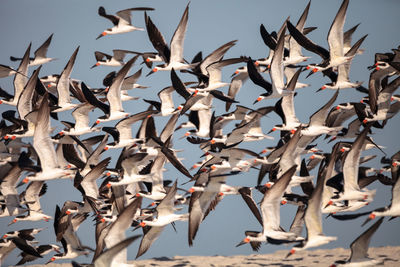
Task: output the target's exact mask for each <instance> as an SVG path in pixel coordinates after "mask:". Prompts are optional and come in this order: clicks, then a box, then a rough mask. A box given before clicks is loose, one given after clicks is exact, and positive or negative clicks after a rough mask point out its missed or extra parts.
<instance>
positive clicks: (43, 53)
mask: <svg viewBox="0 0 400 267" xmlns="http://www.w3.org/2000/svg"><path fill="white" fill-rule="evenodd" d="M52 38H53V34H51V35H50V36H49V38H47V40H46V41H45V42H44V43H43V44H42V45H41V46H40V47H39V48H38V49H36V51H35V56H34V57H33V58H29V66H36V65H42V64H45V63H48V62H50V61H53V60H56V58H50V57H47V50H48V49H49V46H50V43H51V39H52ZM10 60H11V61H19V60H22V58H16V57H13V56H11V57H10Z"/></svg>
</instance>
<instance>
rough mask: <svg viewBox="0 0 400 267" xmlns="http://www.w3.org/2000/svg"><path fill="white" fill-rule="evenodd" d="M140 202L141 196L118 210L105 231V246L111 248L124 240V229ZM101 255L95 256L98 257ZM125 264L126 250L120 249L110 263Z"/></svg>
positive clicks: (130, 222)
mask: <svg viewBox="0 0 400 267" xmlns="http://www.w3.org/2000/svg"><path fill="white" fill-rule="evenodd" d="M141 204H142V198H141V197H139V198H137V199H135V200H134V201H132V203H131V204H129V205H128V206H126V207H125V209H124V210H123V211H122V212H120V214H119V216H118V218H117V220H115V221H114V222H113V223H112V224H110V226H109V227H108V229H107V230H103V231H106V235H105V237H104V242H105V245H106V246H107V248H109V249H110V248H112V247H113V246H115V245H117V244H118V243H120V242H121V241H123V240H125V231H126V230H127V229H128V228H129V227H130V226H131V224H132V221H133V219H134V216H135V214H136V213H137V211H138V210H140V207H141ZM100 257H101V256H99V257H97V258H96V260H97V259H99V258H100ZM126 265H127V250H126V249H122V250H120V252H118V253H117V255H115V256H114V259H113V261H112V263H111V266H126Z"/></svg>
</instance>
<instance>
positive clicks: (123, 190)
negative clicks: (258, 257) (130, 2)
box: [0, 0, 400, 266]
mask: <svg viewBox="0 0 400 267" xmlns="http://www.w3.org/2000/svg"><path fill="white" fill-rule="evenodd" d="M348 4H349V0H343V2H342V4H341V6H340V8H339V10H338V12H337V14H336V16H335V18H334V20H333V22H332V25H331V28H330V30H329V32H328V35H327V40H328V49H325V48H323V47H322V46H320V45H318V44H315V43H314V42H313V41H312V40H310V39H309V38H308V37H307V34H308V33H309V32H311V31H314V30H315V29H316V28H315V27H305V23H306V19H307V16H308V11H309V8H310V3H309V4H308V5H307V6H306V7H305V10H304V12H303V13H302V15H301V16H300V19H299V20H298V22H297V24H296V25H294V24H292V22H291V21H290V20H289V19H286V20H285V21H284V23H283V25H282V27H281V28H280V29H279V31H278V32H275V31H271V32H268V30H267V28H266V27H265V26H264V25H261V26H260V34H261V37H262V39H263V41H264V43H265V45H266V46H268V48H269V51H270V52H269V55H268V56H267V57H266V58H262V59H258V60H253V59H251V58H250V57H247V56H239V57H237V58H224V55H225V53H226V52H227V51H228V50H229V49H230V48H232V47H233V46H234V45H235V43H236V41H235V40H233V41H230V42H227V43H226V44H223V45H222V46H220V47H219V48H217V49H215V51H213V52H212V53H210V54H209V55H207V56H206V57H203V56H202V53H198V54H197V55H196V56H195V57H194V58H193V60H192V61H191V62H188V61H186V60H185V59H184V40H185V33H186V28H187V24H188V19H189V4H188V5H187V6H186V8H185V10H184V12H183V15H182V17H181V20H180V21H179V24H178V26H177V28H176V30H175V33H174V35H173V37H172V39H171V41H170V44H169V45H168V44H167V42H166V40H165V38H164V37H163V34H162V33H161V32H160V31H159V29H158V28H157V26H156V25H155V23H154V22H153V20H152V19H151V11H152V10H154V9H153V8H150V7H135V8H128V9H124V10H121V11H118V12H117V13H116V14H115V15H111V14H108V13H107V12H106V10H105V8H104V7H100V8H99V9H98V14H99V15H100V16H102V17H104V18H106V19H108V20H110V21H111V22H112V23H113V25H114V26H113V27H112V28H109V29H106V30H104V31H103V32H102V33H101V34H100V35H99V36H98V38H102V37H105V36H108V35H113V34H121V33H127V32H132V31H145V32H146V33H147V36H148V39H149V40H150V42H151V44H152V45H153V47H154V49H155V52H136V51H128V50H118V49H115V50H113V55H108V54H106V53H103V52H100V51H96V52H95V58H96V63H95V64H94V65H93V67H92V68H94V67H98V66H112V67H118V68H119V70H118V71H113V72H111V73H110V74H108V75H107V76H106V77H105V78H104V80H103V85H104V87H103V88H91V87H90V86H89V85H86V84H85V82H84V81H80V80H76V79H73V78H72V76H71V75H72V71H73V67H74V63H75V60H76V57H77V56H79V47H77V48H76V50H75V51H74V53H73V54H72V56H71V57H70V59H69V60H68V63H67V64H66V66H65V68H64V70H63V71H62V72H61V74H59V75H49V76H41V74H40V70H41V65H42V64H47V63H49V62H51V61H53V60H54V59H53V58H50V57H48V56H47V50H48V48H49V46H50V44H51V40H52V37H53V35H51V36H50V37H49V38H48V39H47V40H46V41H45V42H44V43H43V45H42V46H40V47H39V48H38V49H37V50H36V51H35V53H34V57H33V58H31V57H30V54H31V45H29V47H28V48H27V50H26V52H25V54H24V55H23V57H21V58H18V57H10V59H11V60H12V61H17V62H20V63H19V66H18V68H16V69H14V68H12V67H9V66H6V65H0V77H1V78H3V77H8V76H11V75H13V76H14V93H13V94H10V93H9V92H10V90H9V89H8V88H7V89H6V90H3V89H1V90H0V96H1V100H0V102H1V107H2V108H4V107H5V105H9V106H7V109H8V110H7V111H5V112H3V113H2V118H3V119H2V120H1V122H0V131H1V134H0V136H1V142H0V149H1V151H0V156H1V161H0V162H1V167H0V179H1V183H0V192H1V199H0V202H1V210H0V212H1V214H0V216H1V217H10V218H12V221H11V223H10V224H14V223H17V222H19V221H41V220H44V221H49V220H53V221H54V231H55V236H56V241H57V242H61V244H62V248H63V249H61V246H59V245H56V244H50V245H47V244H46V245H43V244H40V245H39V244H38V242H37V241H36V240H35V237H34V235H35V234H37V233H39V232H40V231H44V228H40V229H36V228H32V229H20V230H16V231H9V232H7V233H5V234H4V235H3V236H2V239H1V240H0V258H1V260H2V261H4V259H5V257H7V255H8V254H9V253H10V252H11V251H12V250H14V249H16V248H18V249H19V250H22V252H21V258H20V259H19V261H18V263H17V264H18V265H20V264H24V263H27V262H30V261H33V260H35V259H38V258H42V257H45V255H46V254H48V253H50V252H53V251H55V252H56V254H53V255H52V256H51V258H50V260H49V262H53V261H56V260H59V259H74V258H76V257H78V256H80V255H89V254H91V253H93V258H92V264H94V266H128V265H129V264H128V261H127V246H129V245H130V244H131V243H132V242H133V241H135V240H136V239H141V241H140V246H139V249H138V252H137V255H136V258H138V257H140V256H141V255H143V254H144V253H146V252H147V251H148V250H149V249H151V245H152V244H153V243H154V242H155V241H156V239H157V238H158V237H159V236H160V235H161V234H162V231H163V229H164V228H165V227H166V226H167V225H169V224H171V225H172V226H173V227H174V228H175V222H177V221H188V244H189V246H192V245H193V242H195V237H196V233H197V232H198V230H199V227H200V225H201V223H202V221H203V220H204V219H205V218H206V217H207V216H212V211H213V210H214V209H215V208H216V206H217V204H218V203H219V202H220V201H221V200H222V199H223V198H224V196H226V195H240V196H241V197H242V198H243V200H244V201H245V203H246V204H247V206H248V207H249V208H250V210H251V212H252V213H253V214H254V216H255V219H256V220H257V221H258V222H259V223H260V226H261V227H260V231H257V232H256V231H246V232H245V238H244V239H243V240H242V242H240V243H239V244H238V246H239V245H244V244H249V245H250V246H251V248H252V249H253V250H255V251H258V250H259V248H260V245H261V244H262V243H265V242H267V243H270V244H274V245H280V244H288V243H289V244H293V247H292V249H291V250H290V251H289V253H288V256H290V255H292V254H294V253H295V252H296V251H298V250H304V249H308V248H312V247H317V246H321V245H324V244H327V243H329V242H331V241H334V240H336V239H337V238H336V237H335V236H325V235H324V233H323V227H322V221H323V218H322V214H327V215H328V216H329V217H333V218H335V219H338V220H351V219H354V218H357V217H360V216H366V217H367V219H366V221H365V224H366V223H368V222H369V221H373V220H374V219H375V218H376V217H382V218H381V219H379V220H376V222H375V223H373V224H372V225H371V226H370V227H369V228H368V229H367V230H366V231H364V232H363V233H362V234H361V235H360V236H359V237H358V238H357V239H356V240H354V242H353V243H352V244H351V251H352V253H351V256H350V257H349V259H348V260H347V261H340V262H335V263H334V266H342V265H351V266H374V265H375V264H377V263H378V260H376V259H369V258H368V257H367V250H368V245H369V242H370V240H371V237H372V235H373V234H374V232H375V231H376V230H377V229H378V227H379V225H380V224H381V223H382V222H383V217H386V216H388V217H391V218H395V217H397V216H400V182H399V179H398V176H399V174H398V166H399V164H400V151H399V152H398V153H396V154H394V155H392V156H390V155H389V156H385V157H383V158H382V159H381V163H382V168H381V169H373V168H369V167H365V166H360V165H361V164H364V163H367V162H368V161H370V160H371V159H373V158H375V157H376V156H377V155H372V156H362V152H363V151H364V150H368V149H378V150H382V148H381V147H380V146H379V145H378V144H376V143H375V142H374V141H373V140H372V138H371V137H370V136H369V135H370V134H371V133H372V132H373V131H383V130H384V127H385V125H386V124H387V123H388V121H389V119H391V118H392V117H393V116H395V115H396V114H397V112H398V111H399V108H400V106H399V104H400V101H399V100H400V98H399V96H397V95H395V94H394V93H395V91H396V89H397V88H398V87H399V85H400V77H399V73H400V50H398V49H393V52H387V53H378V54H376V55H375V62H374V64H373V65H372V66H371V67H369V69H370V71H371V73H370V79H369V82H368V86H367V87H363V86H362V83H359V82H352V81H350V79H349V72H350V65H351V61H352V60H353V58H354V57H355V56H357V55H358V54H361V53H362V52H363V50H362V49H361V48H360V47H361V46H362V43H363V41H364V39H365V38H366V37H367V36H366V35H365V36H363V37H362V38H361V39H360V40H358V41H357V42H355V43H354V44H352V34H353V33H354V32H355V31H356V29H357V26H358V25H356V26H354V27H353V28H351V29H350V30H348V31H344V30H343V28H344V23H345V18H346V11H347V7H348ZM132 12H135V13H139V12H142V13H144V18H145V25H146V28H145V29H142V28H138V27H135V26H133V25H132V23H131V14H132ZM132 34H135V33H132ZM108 38H112V37H108ZM303 49H306V50H308V51H310V52H312V53H314V54H317V55H319V56H320V57H321V58H322V61H321V62H320V63H317V64H308V65H304V64H305V63H304V62H305V61H307V60H309V57H306V56H303V53H302V50H303ZM129 57H131V58H129ZM126 58H128V59H127V60H125V59H126ZM139 60H143V63H144V64H145V65H146V66H147V67H148V68H149V69H151V70H150V72H149V73H148V74H147V76H149V75H154V76H156V75H157V72H159V71H168V72H169V73H170V77H171V84H169V85H166V87H165V88H164V89H162V90H160V91H159V92H158V94H157V96H158V99H157V98H156V97H154V98H153V99H143V100H144V101H146V102H147V103H148V104H149V105H148V108H147V110H144V111H140V112H137V113H136V114H130V113H128V112H126V111H125V110H124V105H127V104H125V103H134V101H137V98H136V97H133V96H131V95H130V91H131V90H132V89H135V88H146V86H143V85H140V84H138V83H137V81H138V79H139V78H140V77H141V75H142V69H139V70H138V71H137V72H135V73H134V74H133V75H129V74H128V73H129V72H130V70H131V69H132V67H133V66H134V64H135V63H138V61H139ZM157 63H162V64H160V65H156V66H153V64H157ZM232 64H238V65H239V67H238V68H237V70H236V72H235V73H234V75H233V78H232V80H231V81H230V82H223V81H221V72H222V69H223V68H224V67H225V66H229V65H232ZM240 65H241V66H240ZM34 66H38V67H34ZM32 68H34V70H33V72H32V73H31V74H30V75H29V70H30V69H32ZM307 70H309V74H308V75H324V76H326V77H327V78H328V79H329V80H330V82H329V83H326V84H325V85H324V86H322V87H321V88H320V89H319V90H318V91H322V90H325V89H326V91H328V90H329V89H330V90H333V95H332V97H331V98H330V100H329V101H328V102H327V103H325V104H323V105H321V107H320V108H319V109H318V110H317V111H316V112H315V113H314V114H313V115H312V116H311V117H310V121H309V122H308V123H304V122H301V121H300V120H299V119H298V118H297V117H296V112H295V106H294V102H295V101H294V100H295V96H296V94H297V89H299V88H303V87H307V86H309V85H307V84H304V83H301V82H298V79H299V78H300V77H301V74H302V73H304V72H305V71H307ZM179 71H180V72H179ZM320 72H321V74H319V73H320ZM180 73H186V75H188V74H190V75H192V77H193V78H194V79H193V80H195V81H191V82H183V81H182V74H180ZM147 76H146V77H147ZM154 76H153V77H154ZM268 76H270V81H269V79H267V77H268ZM307 77H308V76H307ZM142 80H143V79H142ZM247 80H250V81H248V82H250V83H253V85H254V87H255V88H256V89H255V90H260V89H261V91H262V92H263V93H262V94H260V96H259V97H258V98H257V99H256V100H255V102H254V104H256V103H260V102H261V101H262V102H261V103H269V104H271V103H272V105H271V106H264V107H262V108H258V109H255V108H254V107H245V106H242V105H240V103H239V101H238V98H237V95H238V94H239V90H240V88H241V86H242V84H243V83H244V82H246V81H247ZM224 87H228V88H229V89H228V92H227V93H224V92H223V91H221V89H222V88H224ZM351 88H355V89H356V90H358V91H360V92H362V93H365V94H366V95H365V97H364V98H363V99H362V101H361V102H358V101H357V102H347V103H342V104H338V105H335V106H334V105H333V104H334V102H335V101H336V100H337V98H338V95H339V93H340V91H342V90H344V89H346V90H353V89H351ZM304 90H306V89H304ZM300 91H301V90H300ZM300 93H301V92H300ZM173 95H174V97H175V98H176V99H179V101H180V103H181V104H179V105H176V104H175V103H174V100H173ZM180 97H182V98H183V99H182V98H180ZM214 99H215V102H214V105H225V109H226V112H227V113H225V114H216V113H215V110H213V101H214ZM270 100H271V101H270ZM94 109H99V110H101V111H102V112H103V113H104V115H103V116H101V117H98V118H96V119H95V120H93V118H91V117H90V116H89V114H90V112H91V111H93V110H94ZM230 110H231V111H230ZM232 110H233V111H232ZM71 111H72V112H71ZM69 112H71V114H72V117H73V119H74V121H73V122H67V121H58V115H59V114H61V113H63V114H65V113H69ZM273 112H274V113H276V114H277V115H279V117H280V118H281V119H282V124H280V125H275V126H274V127H271V128H272V130H271V131H270V132H274V131H280V139H279V140H277V141H276V145H275V146H272V147H267V148H265V149H264V150H262V152H255V151H252V150H249V149H246V148H244V146H245V145H246V143H247V142H251V141H254V142H257V141H261V140H264V139H273V138H272V137H271V136H268V135H267V134H265V133H264V131H265V130H266V129H265V127H262V125H261V123H260V120H261V119H262V118H263V117H264V116H266V115H267V114H272V113H273ZM160 116H161V117H167V118H168V122H167V123H166V125H165V127H164V128H163V129H162V130H161V133H158V132H157V130H156V123H155V121H156V120H158V117H160ZM350 119H351V120H352V121H351V122H350V123H349V124H348V126H347V127H346V124H345V123H346V122H347V121H348V120H350ZM178 120H181V121H184V122H183V123H182V124H180V125H178ZM107 122H111V125H114V126H112V127H111V126H106V125H110V124H106V123H107ZM60 123H62V124H63V127H64V129H63V130H61V131H59V132H58V133H57V134H54V133H53V131H54V129H55V128H57V127H59V125H60ZM135 123H137V124H140V128H139V131H138V132H137V133H136V135H135V134H134V133H133V132H132V128H131V126H132V125H133V124H135ZM228 124H231V125H232V124H234V127H233V129H232V130H231V131H229V132H228V131H227V127H226V125H228ZM182 128H185V129H188V130H187V132H186V133H185V134H184V137H186V139H187V141H188V143H190V146H192V147H193V148H191V149H196V147H198V148H199V149H200V150H201V151H202V153H203V156H202V157H201V158H200V159H199V162H198V163H196V164H195V165H194V166H193V167H192V168H191V169H189V170H188V168H187V166H185V165H184V164H183V162H182V161H181V159H180V158H179V156H178V153H179V152H180V150H179V149H178V148H174V146H173V135H174V133H175V132H177V131H179V130H180V129H182ZM271 128H270V129H271ZM158 130H160V129H158ZM87 134H91V135H90V137H87V136H86V137H85V135H87ZM322 136H324V137H322ZM318 138H319V139H320V142H326V141H328V142H333V141H335V143H333V146H332V149H331V151H321V150H319V149H318V148H317V147H316V145H315V143H314V142H315V140H317V139H318ZM324 138H325V139H324ZM328 138H330V139H329V140H327V139H328ZM31 143H32V144H31ZM114 149H119V150H116V151H120V154H119V157H118V159H117V160H116V163H115V166H111V164H110V162H111V157H110V156H107V153H109V151H111V150H114ZM309 153H312V156H311V157H310V159H309V160H308V162H307V161H306V159H305V156H304V155H305V154H309ZM167 163H170V164H167ZM317 166H319V167H318V171H317V175H316V177H314V176H312V175H310V174H309V172H310V171H311V170H312V169H314V168H316V167H317ZM166 168H167V169H172V168H174V169H177V170H178V171H179V173H180V174H181V175H182V177H181V178H180V179H179V180H182V179H184V184H188V183H189V184H190V183H192V184H191V186H190V187H189V189H186V190H185V189H182V188H179V187H178V181H177V180H175V181H171V180H167V179H164V172H165V171H166V170H167V169H166ZM195 169H198V170H197V171H195ZM251 169H256V170H258V172H259V174H258V177H257V183H256V184H255V185H254V187H244V186H241V187H239V186H231V185H229V184H228V183H227V178H228V177H230V176H233V175H242V174H243V173H246V172H248V171H249V170H251ZM389 173H390V174H389ZM267 174H268V176H269V182H264V178H265V176H266V175H267ZM183 176H185V177H183ZM59 179H71V180H72V181H73V183H72V184H71V186H74V187H75V188H76V189H77V190H79V192H80V193H81V194H82V201H79V200H71V201H66V202H65V203H64V205H63V206H62V207H59V206H58V205H56V206H55V207H54V209H55V213H54V214H45V213H44V212H43V211H42V209H41V203H40V198H41V196H42V195H43V194H45V193H46V189H47V183H57V180H59ZM373 182H376V183H382V184H384V185H386V186H391V187H392V194H393V195H392V203H391V204H390V205H389V206H387V207H384V208H381V209H377V210H374V211H369V212H363V213H354V212H355V211H356V210H358V209H360V208H362V207H365V206H366V205H368V204H369V203H371V202H372V201H373V199H374V197H375V193H376V190H374V189H367V186H368V185H370V184H372V183H373ZM257 191H258V192H260V193H261V194H262V195H263V198H262V201H261V203H260V209H259V208H258V207H257V203H256V202H255V201H254V199H253V196H252V195H253V193H254V192H257ZM144 199H150V200H151V204H150V205H144ZM142 202H143V203H142ZM286 203H287V204H291V205H295V206H297V213H296V214H295V216H294V219H293V223H292V224H291V227H290V230H288V231H285V230H284V229H283V228H282V227H281V221H280V209H281V205H284V204H286ZM187 207H188V208H187ZM349 211H350V212H352V213H350V214H349V213H344V212H349ZM91 215H93V216H94V218H95V221H96V224H95V227H94V231H93V235H94V238H95V240H96V242H95V244H96V247H95V248H90V247H87V246H85V245H84V244H83V242H81V241H80V239H79V237H78V235H77V230H78V228H79V226H80V225H81V224H82V223H83V222H85V220H88V218H89V216H91ZM250 220H252V219H250ZM304 225H305V229H306V237H303V236H302V230H303V226H304ZM137 228H142V230H143V235H142V236H139V235H135V236H133V237H128V238H127V236H126V234H125V232H126V230H128V229H131V230H132V229H135V230H136V229H137ZM46 231H49V230H46ZM137 231H138V230H137ZM177 253H178V251H177ZM74 265H76V266H80V265H79V264H78V263H76V262H74Z"/></svg>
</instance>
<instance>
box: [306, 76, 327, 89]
mask: <svg viewBox="0 0 400 267" xmlns="http://www.w3.org/2000/svg"><path fill="white" fill-rule="evenodd" d="M308 76H310V74H309V75H308ZM308 76H307V77H308ZM322 90H323V89H322V87H321V88H319V89H318V90H317V91H315V92H316V93H318V92H320V91H322Z"/></svg>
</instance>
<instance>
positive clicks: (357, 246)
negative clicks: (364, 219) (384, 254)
mask: <svg viewBox="0 0 400 267" xmlns="http://www.w3.org/2000/svg"><path fill="white" fill-rule="evenodd" d="M382 222H383V218H381V219H379V220H378V221H377V222H376V223H374V224H373V225H372V226H371V227H369V228H368V229H367V230H366V231H364V232H363V233H362V234H361V235H360V236H358V237H357V238H356V239H355V240H354V241H353V242H352V243H351V244H350V249H351V254H350V257H349V259H348V260H346V261H335V263H334V264H332V265H330V266H331V267H339V266H376V265H377V264H382V263H383V261H382V260H380V259H370V258H368V247H369V243H370V242H371V238H372V235H373V234H374V233H375V232H376V231H377V230H378V228H379V226H380V225H381V224H382Z"/></svg>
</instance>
